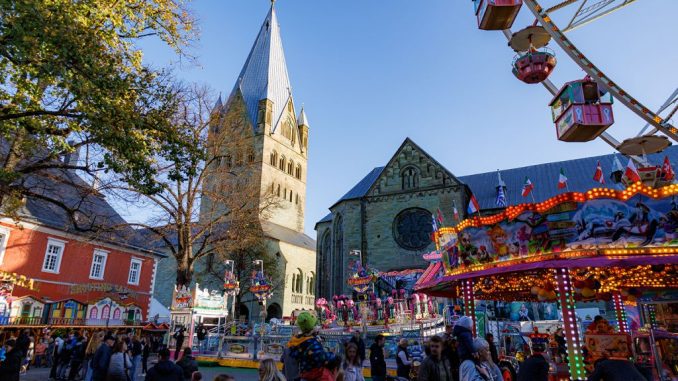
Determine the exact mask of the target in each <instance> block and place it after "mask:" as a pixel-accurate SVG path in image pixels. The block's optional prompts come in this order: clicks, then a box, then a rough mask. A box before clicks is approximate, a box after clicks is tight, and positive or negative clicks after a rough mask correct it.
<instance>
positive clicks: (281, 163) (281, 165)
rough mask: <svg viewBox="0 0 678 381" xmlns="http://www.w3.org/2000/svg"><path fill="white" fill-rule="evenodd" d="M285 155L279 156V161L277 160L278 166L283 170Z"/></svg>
mask: <svg viewBox="0 0 678 381" xmlns="http://www.w3.org/2000/svg"><path fill="white" fill-rule="evenodd" d="M285 162H286V161H285V156H280V161H278V168H279V169H280V170H281V171H285Z"/></svg>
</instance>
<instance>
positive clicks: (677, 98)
mask: <svg viewBox="0 0 678 381" xmlns="http://www.w3.org/2000/svg"><path fill="white" fill-rule="evenodd" d="M676 102H678V87H677V88H676V89H675V90H673V94H671V96H670V97H668V98H667V99H666V102H664V104H663V105H662V106H661V107H660V108H659V110H657V114H661V113H662V112H663V111H664V110H666V109H667V108H668V107H669V106H671V105H672V104H674V103H676ZM676 107H678V104H677V105H676ZM675 113H676V108H675V107H674V108H673V110H671V112H670V113H669V114H668V115H667V116H666V118H664V119H666V120H671V117H672V116H673V114H675ZM649 127H650V124H649V123H646V124H645V126H643V128H642V129H641V130H640V132H639V133H638V136H640V135H643V134H644V133H645V130H647V129H648V128H649ZM655 132H657V129H656V128H653V129H652V130H651V131H650V132H648V133H647V134H648V135H651V134H654V133H655Z"/></svg>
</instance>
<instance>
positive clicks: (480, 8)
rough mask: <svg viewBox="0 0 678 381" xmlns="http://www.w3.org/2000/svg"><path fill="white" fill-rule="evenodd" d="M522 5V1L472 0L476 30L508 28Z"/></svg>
mask: <svg viewBox="0 0 678 381" xmlns="http://www.w3.org/2000/svg"><path fill="white" fill-rule="evenodd" d="M522 5H523V0H473V6H474V8H475V11H476V16H477V17H478V28H479V29H484V30H503V29H508V28H510V27H511V25H513V21H514V20H515V19H516V16H517V15H518V11H520V7H521V6H522Z"/></svg>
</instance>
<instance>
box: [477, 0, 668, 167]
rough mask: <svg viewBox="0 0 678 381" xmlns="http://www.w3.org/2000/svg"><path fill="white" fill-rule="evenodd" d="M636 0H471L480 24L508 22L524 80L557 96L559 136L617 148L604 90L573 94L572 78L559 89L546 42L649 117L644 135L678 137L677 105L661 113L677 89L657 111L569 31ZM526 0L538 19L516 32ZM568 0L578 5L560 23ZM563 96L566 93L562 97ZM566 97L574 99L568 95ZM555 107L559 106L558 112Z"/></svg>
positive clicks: (517, 71) (516, 69)
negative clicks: (548, 2)
mask: <svg viewBox="0 0 678 381" xmlns="http://www.w3.org/2000/svg"><path fill="white" fill-rule="evenodd" d="M633 2H635V0H598V1H590V2H589V0H563V1H560V2H559V3H558V4H555V5H554V6H552V7H550V8H548V9H545V8H543V7H542V6H541V5H540V4H539V3H538V2H537V0H516V1H510V0H501V1H500V0H473V3H474V5H475V11H476V17H477V18H478V27H479V28H480V29H484V30H500V29H501V28H499V26H506V28H505V29H502V31H503V33H504V35H505V36H506V38H507V39H508V40H509V46H511V48H513V49H514V50H515V51H516V52H518V56H517V57H516V58H514V60H513V68H512V69H513V73H514V75H516V77H517V78H518V79H520V80H521V81H523V82H526V83H541V84H543V85H544V87H546V89H547V90H549V92H550V93H551V94H552V95H553V96H554V99H553V100H552V102H551V103H550V106H551V109H552V111H553V113H554V115H553V116H554V123H555V124H556V130H557V136H558V139H560V140H562V141H568V142H583V141H590V140H593V139H595V138H597V137H600V138H601V139H602V140H604V141H605V142H607V143H608V144H610V145H611V146H613V147H614V148H615V149H617V150H620V146H621V143H620V141H619V140H617V139H615V138H614V137H612V136H611V135H610V134H609V133H608V132H606V131H605V130H606V129H607V128H608V127H610V126H611V125H612V123H613V122H614V117H613V114H612V101H611V100H610V101H606V102H603V101H601V99H600V98H601V96H600V95H597V96H595V97H593V98H586V97H584V98H582V99H574V96H575V94H574V93H572V89H573V88H574V87H575V84H577V83H583V82H581V81H573V82H569V83H568V84H566V85H565V86H563V88H561V89H560V90H559V89H558V87H556V86H555V85H554V84H553V83H552V82H551V81H550V80H549V79H548V77H549V75H550V74H551V72H552V71H553V69H554V67H555V62H556V61H555V56H554V55H553V53H552V51H550V50H547V48H546V44H547V43H548V42H549V41H551V40H552V41H554V42H555V43H556V44H557V45H558V46H559V47H560V48H561V49H562V50H563V51H564V52H565V53H566V54H567V55H568V56H569V57H570V58H571V59H572V61H573V62H575V63H576V64H577V65H578V66H579V67H580V68H581V69H582V70H583V71H584V72H585V73H586V79H585V80H582V81H585V82H587V83H589V85H587V86H589V87H590V86H592V84H597V86H598V87H599V89H604V90H605V91H607V92H609V94H610V96H611V97H613V98H614V99H616V100H617V101H618V102H617V103H618V104H621V105H624V106H626V107H627V108H628V109H630V110H631V111H633V112H634V113H635V114H636V115H638V116H639V117H641V118H642V119H643V120H645V121H646V122H647V125H646V126H645V127H644V128H643V130H641V132H640V133H639V136H640V135H643V134H644V131H645V130H646V129H647V126H648V125H649V126H651V127H653V130H652V131H651V132H650V134H646V135H645V136H647V135H650V136H651V134H653V133H655V132H661V133H662V134H664V135H666V136H667V137H669V138H670V139H671V140H673V141H678V129H677V128H676V127H674V126H673V125H672V124H671V123H670V121H669V119H670V117H671V116H672V115H673V114H674V113H675V112H676V109H678V105H676V107H675V108H674V109H673V110H672V111H670V112H669V114H668V116H667V118H666V119H664V118H662V117H661V116H660V115H659V113H660V112H662V111H663V110H664V109H666V108H667V107H668V105H670V104H672V103H676V102H678V90H677V91H676V92H674V94H673V95H672V96H671V98H670V99H669V100H668V101H667V103H666V104H665V105H663V106H662V108H661V109H660V110H659V111H658V112H657V113H655V112H653V111H651V110H650V109H649V108H648V107H646V106H645V105H644V104H643V103H641V102H640V101H638V100H637V99H636V98H634V97H633V96H631V95H630V94H629V93H628V92H627V91H625V90H624V89H623V88H622V87H621V86H619V85H618V84H617V83H616V82H614V81H613V80H612V79H611V78H609V77H608V76H607V75H606V74H605V73H604V72H603V71H602V70H600V68H598V67H597V66H596V65H595V64H594V63H593V62H591V60H589V59H588V58H587V57H586V56H585V55H584V54H583V53H582V52H581V51H580V50H579V49H577V47H576V46H575V45H574V44H573V43H572V42H571V41H570V40H569V38H567V37H566V36H565V32H566V31H569V30H572V29H574V28H577V27H580V26H582V25H585V24H586V23H589V22H591V21H593V20H596V19H598V18H600V17H603V16H605V15H607V14H610V13H612V12H613V11H615V10H618V9H620V8H622V7H624V6H627V5H629V4H631V3H633ZM523 4H524V5H525V6H526V8H528V9H529V11H530V12H531V13H533V14H534V16H535V22H534V24H533V25H531V26H528V27H527V28H525V29H523V30H521V31H519V32H517V33H512V32H511V31H510V29H509V28H510V26H511V25H512V24H513V22H514V21H515V17H516V16H517V14H518V11H519V10H520V8H521V6H522V5H523ZM570 5H573V6H577V9H576V11H575V14H574V16H573V17H572V19H571V20H570V22H569V23H568V24H567V26H566V27H564V28H559V27H558V26H557V25H556V24H555V22H554V20H553V18H552V16H551V13H553V12H556V11H560V10H561V9H563V8H566V7H568V6H570ZM509 9H511V12H509V11H508V10H509ZM509 16H510V17H509ZM549 63H550V65H549ZM563 96H564V98H565V99H562V98H563ZM568 97H571V98H572V99H569V100H568V99H567V98H568ZM594 98H598V99H594ZM563 101H566V102H565V103H567V107H565V108H563V106H564V105H565V103H563ZM556 109H558V110H559V111H558V112H556ZM556 114H558V115H556ZM556 116H557V117H556ZM620 152H621V151H620ZM634 159H636V160H637V161H639V162H641V163H642V162H643V158H642V157H634Z"/></svg>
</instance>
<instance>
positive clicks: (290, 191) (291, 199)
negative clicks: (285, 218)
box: [290, 190, 292, 202]
mask: <svg viewBox="0 0 678 381" xmlns="http://www.w3.org/2000/svg"><path fill="white" fill-rule="evenodd" d="M290 202H292V190H290Z"/></svg>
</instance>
